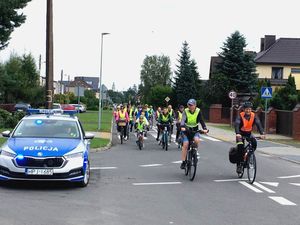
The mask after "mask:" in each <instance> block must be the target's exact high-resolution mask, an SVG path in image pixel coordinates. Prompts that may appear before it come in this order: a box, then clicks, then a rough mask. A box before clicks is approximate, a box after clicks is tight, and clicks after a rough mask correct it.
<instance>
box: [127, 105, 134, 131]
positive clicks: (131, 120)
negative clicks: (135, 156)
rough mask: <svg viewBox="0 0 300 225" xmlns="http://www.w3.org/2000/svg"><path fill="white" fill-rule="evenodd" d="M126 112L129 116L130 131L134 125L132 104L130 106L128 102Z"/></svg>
mask: <svg viewBox="0 0 300 225" xmlns="http://www.w3.org/2000/svg"><path fill="white" fill-rule="evenodd" d="M127 113H128V116H129V126H130V132H132V127H133V125H134V106H131V105H130V104H128V107H127Z"/></svg>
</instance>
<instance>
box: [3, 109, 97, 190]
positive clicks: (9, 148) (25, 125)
mask: <svg viewBox="0 0 300 225" xmlns="http://www.w3.org/2000/svg"><path fill="white" fill-rule="evenodd" d="M27 113H28V114H29V115H27V116H25V117H24V118H22V119H21V120H20V122H19V123H18V124H17V126H16V127H15V129H14V130H13V131H12V132H10V131H4V132H2V136H4V137H7V138H8V139H7V141H6V142H5V143H4V144H3V145H2V146H1V147H0V180H1V181H6V180H46V181H71V182H77V184H78V185H79V186H82V187H85V186H87V185H88V183H89V178H90V164H89V148H90V140H91V139H92V138H94V135H93V134H92V133H85V132H84V130H83V128H82V125H81V123H80V121H79V120H78V118H77V117H76V116H75V115H74V114H75V113H77V112H76V111H68V112H66V111H64V113H67V115H66V114H56V113H55V111H53V110H45V109H29V110H27Z"/></svg>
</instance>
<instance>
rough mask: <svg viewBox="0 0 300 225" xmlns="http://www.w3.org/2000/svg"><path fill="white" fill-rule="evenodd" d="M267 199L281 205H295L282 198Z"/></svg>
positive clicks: (271, 197) (272, 197)
mask: <svg viewBox="0 0 300 225" xmlns="http://www.w3.org/2000/svg"><path fill="white" fill-rule="evenodd" d="M269 198H270V199H272V200H274V201H275V202H277V203H279V204H281V205H297V204H295V203H294V202H291V201H289V200H287V199H286V198H284V197H276V196H269Z"/></svg>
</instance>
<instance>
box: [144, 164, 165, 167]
mask: <svg viewBox="0 0 300 225" xmlns="http://www.w3.org/2000/svg"><path fill="white" fill-rule="evenodd" d="M162 165H163V164H148V165H140V167H155V166H162Z"/></svg>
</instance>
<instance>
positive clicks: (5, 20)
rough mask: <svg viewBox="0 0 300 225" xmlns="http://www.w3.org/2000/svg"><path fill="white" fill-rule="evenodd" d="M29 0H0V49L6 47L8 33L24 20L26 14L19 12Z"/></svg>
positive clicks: (8, 37)
mask: <svg viewBox="0 0 300 225" xmlns="http://www.w3.org/2000/svg"><path fill="white" fill-rule="evenodd" d="M29 1H30V0H5V1H3V0H2V1H0V50H2V49H4V48H5V47H7V45H8V44H9V42H8V41H9V40H10V35H11V33H12V32H13V31H14V29H15V28H16V27H19V26H21V24H22V23H24V22H25V20H26V16H25V15H23V13H20V9H23V8H24V7H25V6H26V5H27V3H28V2H29Z"/></svg>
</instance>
